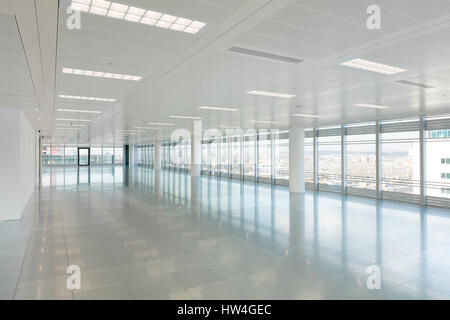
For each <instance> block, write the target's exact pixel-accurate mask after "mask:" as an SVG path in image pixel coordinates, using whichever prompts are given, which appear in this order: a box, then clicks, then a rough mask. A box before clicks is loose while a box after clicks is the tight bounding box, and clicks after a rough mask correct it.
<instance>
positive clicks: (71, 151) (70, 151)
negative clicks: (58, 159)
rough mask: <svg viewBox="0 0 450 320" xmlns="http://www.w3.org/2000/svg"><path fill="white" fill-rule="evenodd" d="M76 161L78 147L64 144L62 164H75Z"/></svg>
mask: <svg viewBox="0 0 450 320" xmlns="http://www.w3.org/2000/svg"><path fill="white" fill-rule="evenodd" d="M77 162H78V149H77V146H76V145H67V144H66V145H65V146H64V164H65V165H76V164H77Z"/></svg>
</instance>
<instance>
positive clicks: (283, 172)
mask: <svg viewBox="0 0 450 320" xmlns="http://www.w3.org/2000/svg"><path fill="white" fill-rule="evenodd" d="M277 135H278V137H276V138H275V139H274V140H273V143H274V160H275V164H274V166H275V179H276V180H278V181H279V182H281V183H283V184H286V183H287V182H288V181H289V132H288V131H283V132H279V134H277ZM272 137H273V136H272Z"/></svg>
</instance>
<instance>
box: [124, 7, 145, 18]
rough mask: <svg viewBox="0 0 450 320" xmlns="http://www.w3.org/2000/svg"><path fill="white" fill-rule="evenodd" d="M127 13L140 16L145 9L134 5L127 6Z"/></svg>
mask: <svg viewBox="0 0 450 320" xmlns="http://www.w3.org/2000/svg"><path fill="white" fill-rule="evenodd" d="M127 13H130V14H134V15H136V16H140V17H142V16H143V15H144V13H145V9H141V8H136V7H129V8H128V12H127Z"/></svg>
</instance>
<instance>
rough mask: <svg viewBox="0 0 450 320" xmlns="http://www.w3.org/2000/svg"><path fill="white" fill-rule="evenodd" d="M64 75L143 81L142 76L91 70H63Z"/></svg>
mask: <svg viewBox="0 0 450 320" xmlns="http://www.w3.org/2000/svg"><path fill="white" fill-rule="evenodd" d="M62 73H65V74H74V75H79V76H86V77H97V78H107V79H118V80H129V81H139V80H141V79H142V77H141V76H132V75H129V74H121V73H110V72H102V71H90V70H83V69H73V68H62Z"/></svg>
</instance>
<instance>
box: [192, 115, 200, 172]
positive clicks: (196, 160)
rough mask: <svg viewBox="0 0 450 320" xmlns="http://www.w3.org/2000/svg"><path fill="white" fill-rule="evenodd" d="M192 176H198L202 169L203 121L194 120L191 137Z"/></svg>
mask: <svg viewBox="0 0 450 320" xmlns="http://www.w3.org/2000/svg"><path fill="white" fill-rule="evenodd" d="M191 162H192V163H191V176H192V177H198V176H200V174H201V171H202V122H201V121H195V122H194V132H193V134H192V139H191Z"/></svg>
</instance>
